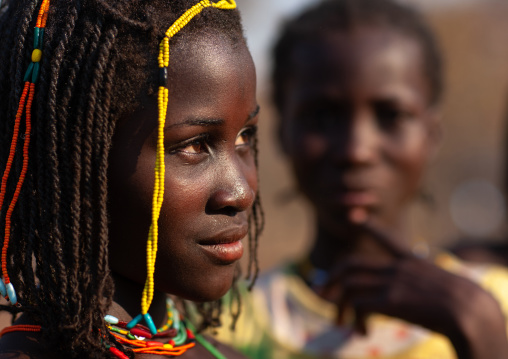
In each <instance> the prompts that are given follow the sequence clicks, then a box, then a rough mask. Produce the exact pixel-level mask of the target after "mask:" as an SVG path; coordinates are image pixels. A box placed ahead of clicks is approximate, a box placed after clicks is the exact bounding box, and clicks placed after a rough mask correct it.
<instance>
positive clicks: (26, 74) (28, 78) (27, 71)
mask: <svg viewBox="0 0 508 359" xmlns="http://www.w3.org/2000/svg"><path fill="white" fill-rule="evenodd" d="M33 69H34V63H33V62H32V63H30V65H29V66H28V70H26V72H25V78H24V79H23V81H24V82H27V81H30V77H31V76H32V71H33Z"/></svg>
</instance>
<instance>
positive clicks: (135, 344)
mask: <svg viewBox="0 0 508 359" xmlns="http://www.w3.org/2000/svg"><path fill="white" fill-rule="evenodd" d="M49 7H50V0H42V4H41V7H40V10H39V14H38V17H37V23H36V26H35V29H34V50H33V52H32V62H31V63H30V65H29V67H28V70H27V72H26V74H25V77H24V81H25V85H24V89H23V92H22V95H21V99H20V101H19V105H18V110H17V113H16V117H15V122H14V133H13V137H12V141H11V147H10V151H9V157H8V160H7V165H6V168H5V170H4V173H3V176H2V182H1V185H0V209H1V208H2V207H3V203H4V199H5V193H6V188H7V180H8V178H9V175H10V173H11V168H12V163H13V160H14V155H15V152H16V147H17V141H18V138H19V129H20V127H21V120H22V118H23V112H24V111H25V117H24V118H25V137H24V145H23V165H22V170H21V173H20V175H19V178H18V182H17V185H16V189H15V192H14V195H13V198H12V200H11V202H10V204H9V206H8V210H7V212H6V215H5V236H4V244H3V247H2V256H1V269H2V280H0V294H1V295H2V296H3V297H5V298H6V299H8V300H9V302H10V303H11V304H12V305H16V304H17V303H18V300H17V295H16V291H15V289H14V287H13V285H12V283H11V281H10V278H9V275H8V271H7V250H8V247H9V240H10V234H11V216H12V212H13V211H14V208H15V206H16V203H17V200H18V198H19V194H20V191H21V187H22V186H23V182H24V179H25V176H26V172H27V168H28V149H29V145H30V132H31V111H32V103H33V98H34V92H35V84H36V83H37V80H38V77H39V70H40V61H41V59H42V45H43V37H44V29H45V27H46V23H47V18H48V11H49ZM207 7H214V8H217V9H222V10H231V9H235V8H236V2H235V0H220V1H218V2H216V3H213V2H211V1H210V0H202V1H200V2H198V3H197V4H196V5H194V6H193V7H191V8H190V9H189V10H187V11H186V12H185V13H184V14H183V15H182V16H180V17H179V18H178V19H177V20H176V21H175V22H174V23H173V25H171V26H170V27H169V29H168V30H167V31H166V33H165V35H164V38H163V40H162V41H161V43H160V45H159V56H158V63H159V77H160V83H159V92H158V109H159V114H158V127H157V134H158V136H157V156H156V162H155V184H154V191H153V199H152V221H151V225H150V230H149V233H148V240H147V276H146V281H145V286H144V289H143V294H142V298H141V313H140V314H139V315H137V316H136V317H135V318H134V319H132V320H131V321H130V322H129V323H125V322H121V321H119V320H118V319H117V318H114V317H111V316H106V318H105V320H106V321H107V322H108V324H109V325H108V327H109V329H110V331H111V332H112V334H113V335H114V336H115V338H116V339H117V340H118V341H119V342H120V343H122V344H125V345H128V346H131V347H132V348H133V349H132V350H133V351H134V352H139V353H150V354H160V355H170V356H177V355H180V354H183V353H184V352H185V351H186V350H187V349H189V348H192V347H193V346H194V345H195V344H194V341H195V340H197V341H198V342H200V344H202V345H203V346H204V347H205V348H206V349H208V350H209V351H210V352H211V353H212V354H213V355H214V356H215V357H216V358H224V356H222V354H220V353H219V352H218V351H217V350H216V349H215V348H214V347H213V346H212V345H211V344H210V343H208V342H207V341H206V340H205V339H204V338H203V337H202V336H201V335H198V334H196V335H194V334H193V333H192V330H191V328H193V327H192V324H191V323H190V322H186V321H185V320H183V318H180V315H179V314H178V312H177V311H176V309H174V306H173V305H171V308H173V309H171V318H172V319H171V323H166V325H165V326H164V327H163V328H160V329H159V330H158V329H157V328H156V327H155V324H154V322H153V320H152V318H151V316H150V314H149V313H148V310H149V309H150V305H151V303H152V299H153V293H154V272H155V260H156V255H157V247H158V243H157V242H158V220H159V215H160V211H161V207H162V201H163V197H164V174H165V166H164V126H165V120H166V113H167V107H168V97H169V88H168V83H167V82H168V67H169V40H170V39H171V38H172V37H173V36H175V35H176V34H177V33H178V32H179V31H180V30H181V29H182V28H184V27H185V26H186V25H187V24H188V23H189V22H190V21H191V20H192V19H193V18H194V17H195V16H196V15H198V14H199V13H201V11H202V10H203V9H205V8H207ZM168 318H170V316H169V312H168ZM141 321H144V322H145V324H146V325H147V326H146V327H145V326H142V325H141V324H139V323H140V322H141ZM40 330H41V326H39V325H14V326H11V327H8V328H5V329H4V330H3V331H2V332H1V333H0V337H1V336H2V335H4V334H7V333H11V332H15V331H25V332H38V331H40ZM175 330H176V334H175V336H174V337H172V339H171V340H170V342H169V343H167V344H163V343H160V342H157V341H146V340H145V339H146V338H149V339H151V338H157V337H161V336H164V335H167V337H170V334H171V333H174V332H175ZM141 338H143V339H141ZM108 349H109V350H110V352H111V353H113V354H114V355H116V356H117V357H118V358H127V356H125V354H123V353H122V352H121V351H120V350H118V349H117V348H115V347H113V346H108Z"/></svg>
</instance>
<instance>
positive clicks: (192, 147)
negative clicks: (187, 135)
mask: <svg viewBox="0 0 508 359" xmlns="http://www.w3.org/2000/svg"><path fill="white" fill-rule="evenodd" d="M179 151H180V152H185V153H190V154H200V153H203V152H205V151H206V144H205V142H204V141H203V139H198V140H195V141H192V142H190V143H188V144H186V145H185V146H182V147H181V148H180V149H179Z"/></svg>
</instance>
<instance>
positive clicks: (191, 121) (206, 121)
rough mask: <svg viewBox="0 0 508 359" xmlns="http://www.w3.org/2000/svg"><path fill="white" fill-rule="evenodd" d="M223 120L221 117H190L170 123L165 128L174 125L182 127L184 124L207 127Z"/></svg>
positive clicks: (218, 123)
mask: <svg viewBox="0 0 508 359" xmlns="http://www.w3.org/2000/svg"><path fill="white" fill-rule="evenodd" d="M224 122H225V120H224V119H222V118H197V117H190V118H187V119H185V120H183V121H182V122H178V123H174V124H171V125H168V126H166V129H170V128H175V127H184V126H201V127H207V126H217V125H221V124H223V123H224Z"/></svg>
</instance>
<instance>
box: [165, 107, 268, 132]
mask: <svg viewBox="0 0 508 359" xmlns="http://www.w3.org/2000/svg"><path fill="white" fill-rule="evenodd" d="M259 109H260V107H259V105H257V106H256V109H255V110H254V111H252V112H251V113H250V114H249V115H248V116H247V120H246V121H245V122H248V121H250V120H252V119H253V118H254V117H256V116H257V115H258V114H259ZM224 122H225V120H224V119H223V118H199V117H189V118H186V119H185V120H183V121H182V122H178V123H174V124H171V125H167V126H165V129H171V128H175V127H184V126H201V127H208V126H218V125H222V124H223V123H224Z"/></svg>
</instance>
